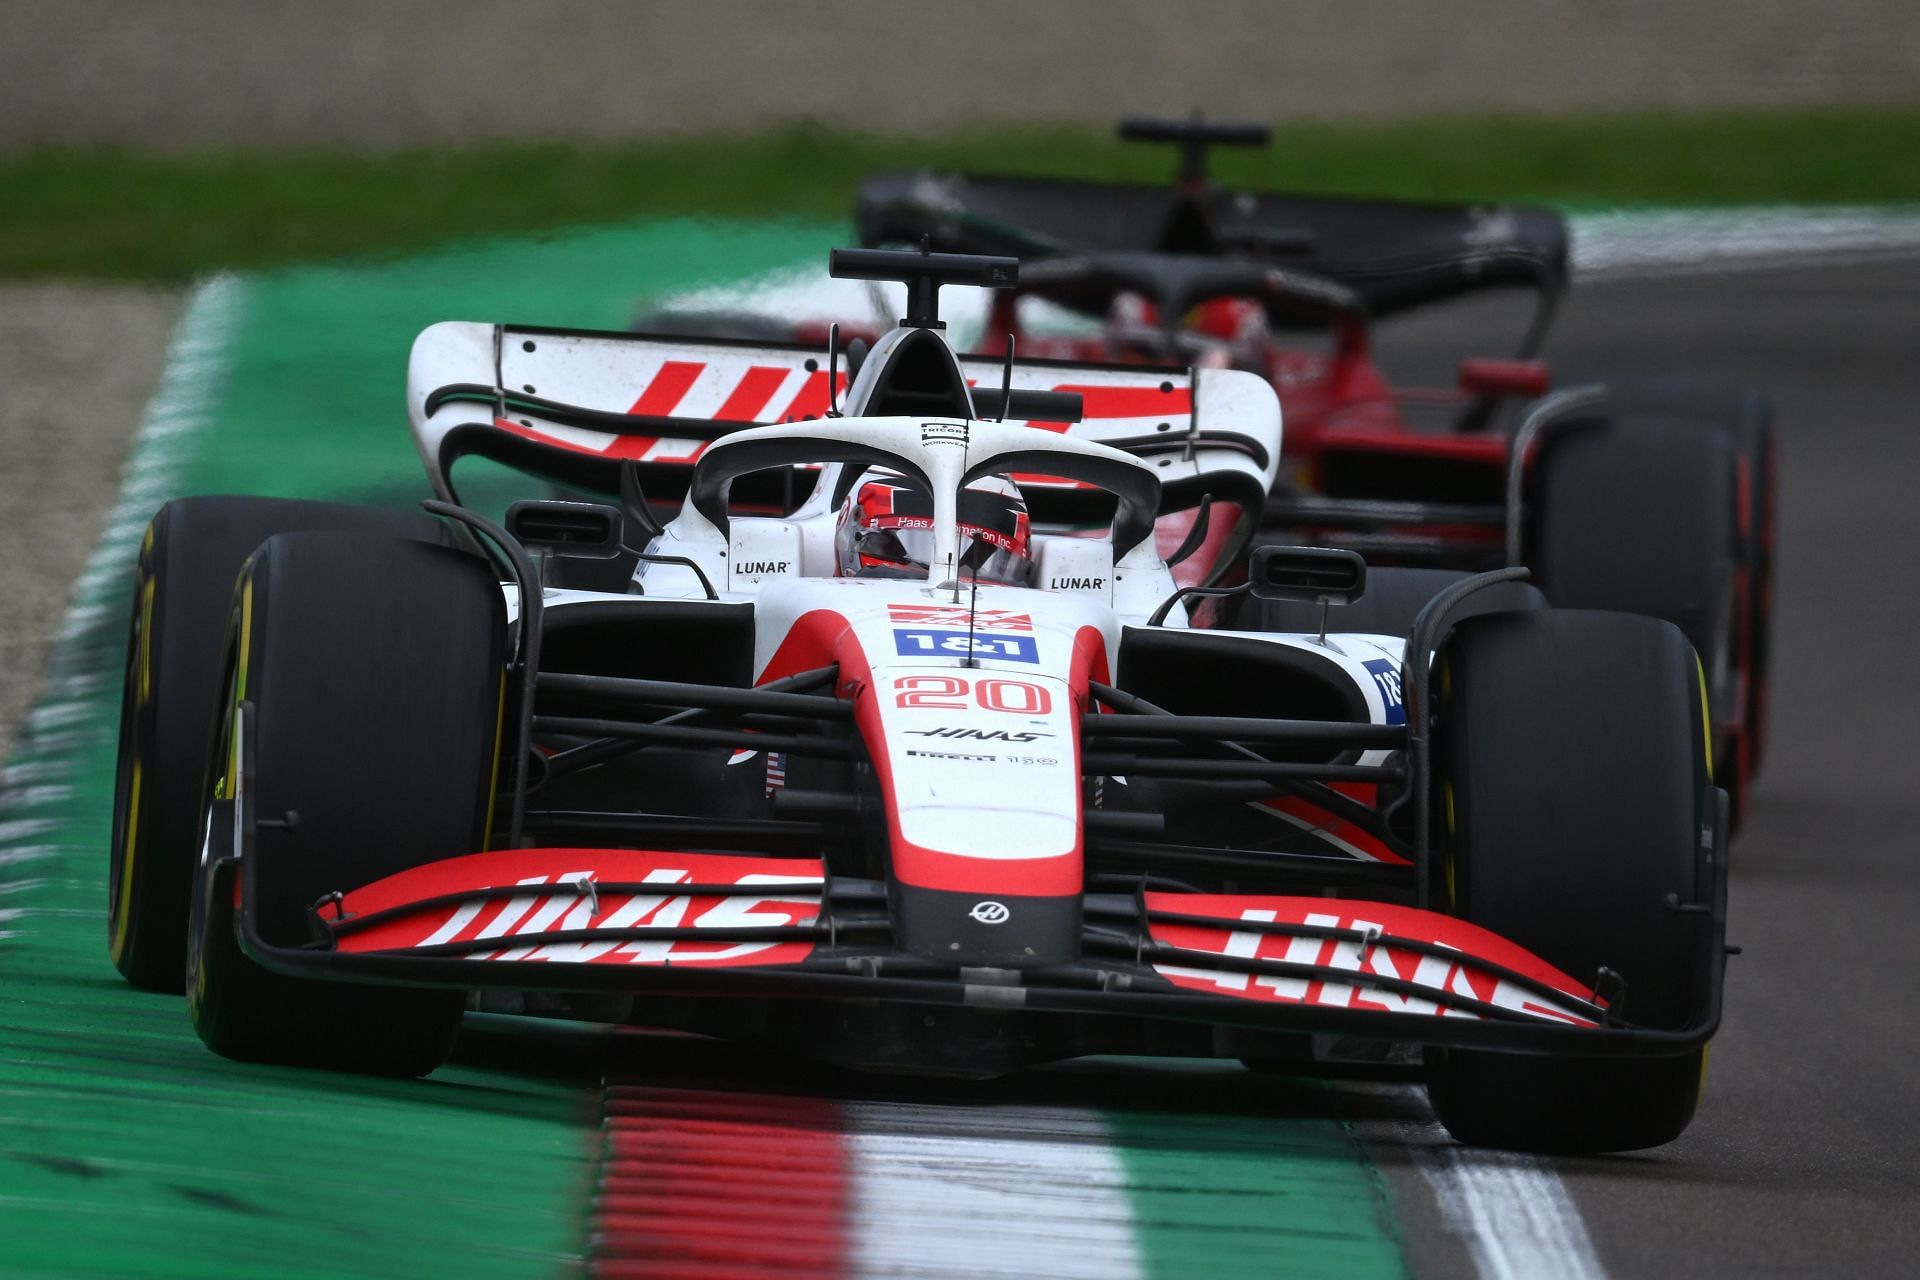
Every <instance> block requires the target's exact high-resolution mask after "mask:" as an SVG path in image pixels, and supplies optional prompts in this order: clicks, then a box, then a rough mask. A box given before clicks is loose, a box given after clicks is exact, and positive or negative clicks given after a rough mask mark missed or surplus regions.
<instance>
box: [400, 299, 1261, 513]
mask: <svg viewBox="0 0 1920 1280" xmlns="http://www.w3.org/2000/svg"><path fill="white" fill-rule="evenodd" d="M960 364H961V369H962V371H963V373H964V374H965V375H966V377H967V380H968V382H969V384H970V385H975V386H979V387H981V388H984V389H987V390H990V391H994V392H997V391H998V389H999V387H1000V383H1001V379H1002V377H1003V376H1004V373H1005V370H1004V366H1003V362H1002V361H1000V360H998V359H995V358H992V357H986V356H962V357H960ZM827 378H828V371H827V358H826V353H825V352H824V351H823V350H821V349H820V348H819V347H814V346H801V345H798V344H790V343H776V342H758V341H750V340H727V339H715V338H698V339H695V338H685V339H682V338H668V337H660V336H649V335H640V334H626V333H602V332H594V331H585V330H573V329H550V328H533V327H526V326H516V325H490V324H477V323H467V322H459V321H449V322H445V323H441V324H436V325H433V326H432V327H430V328H428V329H426V330H425V331H424V332H422V333H421V334H420V336H419V337H418V338H417V339H415V341H414V344H413V354H412V357H411V359H410V360H409V362H408V368H407V415H408V421H409V423H410V425H411V426H412V428H413V434H414V439H415V442H416V443H417V445H418V446H419V449H420V454H421V458H422V461H424V462H425V464H426V468H427V473H428V475H429V476H430V477H431V478H432V481H433V486H434V489H435V491H436V492H437V493H439V494H440V496H441V497H443V498H445V499H447V500H449V501H457V500H458V497H457V494H456V493H455V491H454V486H453V482H452V475H451V473H452V469H453V464H454V463H455V462H456V461H457V460H458V459H460V458H462V457H468V456H478V457H487V458H492V459H493V460H495V461H498V462H502V463H505V464H507V465H508V466H512V467H514V468H516V469H518V470H521V471H525V472H529V473H531V474H533V475H537V476H541V477H543V478H545V479H549V480H552V481H554V482H556V483H559V484H563V485H566V486H568V487H571V488H576V489H582V490H587V491H592V492H598V493H605V494H617V493H620V492H621V472H622V469H623V468H624V467H626V466H628V465H629V464H633V465H635V466H637V468H638V469H639V470H640V471H641V472H642V473H651V476H652V478H653V479H654V480H655V481H659V480H661V479H662V478H663V477H664V478H665V479H666V480H668V481H669V482H671V481H672V480H675V479H677V481H678V489H679V490H680V491H684V489H685V485H686V477H687V475H688V474H689V473H690V470H691V468H692V465H693V463H694V462H695V461H696V460H697V459H698V458H699V457H700V455H701V454H702V453H703V452H704V451H705V450H706V448H707V446H708V445H709V444H711V443H712V442H713V441H714V440H716V439H718V438H720V437H721V436H723V435H726V434H727V433H729V432H732V431H739V430H744V429H745V428H748V427H753V426H763V425H772V424H777V423H792V422H802V421H806V420H809V419H814V418H819V417H821V416H823V415H825V414H826V413H827V411H828V409H829V407H830V406H829V397H828V387H827ZM847 383H848V374H847V370H846V367H845V363H844V361H842V362H841V365H840V368H839V370H838V376H837V378H836V384H837V390H836V392H835V395H836V397H843V396H844V394H845V392H846V388H847ZM1012 386H1013V387H1014V389H1016V390H1037V391H1058V392H1066V393H1070V394H1073V395H1078V396H1079V397H1080V399H1081V403H1082V406H1083V414H1082V418H1081V420H1080V421H1077V422H1033V423H1031V424H1030V425H1033V426H1038V427H1045V428H1049V429H1052V430H1057V431H1063V432H1066V433H1068V434H1070V435H1073V436H1075V437H1079V438H1082V439H1088V440H1097V441H1100V442H1101V443H1103V444H1108V445H1112V446H1114V447H1116V448H1119V449H1123V450H1125V451H1127V452H1129V453H1133V454H1135V455H1137V456H1140V457H1143V458H1146V459H1148V460H1150V461H1151V462H1153V463H1154V465H1155V468H1156V470H1157V471H1158V472H1159V474H1160V477H1161V481H1162V486H1163V489H1165V490H1167V491H1168V494H1169V499H1170V501H1171V502H1172V503H1174V504H1176V505H1177V504H1178V503H1180V502H1181V501H1182V500H1183V495H1185V494H1186V493H1187V492H1188V491H1189V490H1190V491H1191V497H1192V499H1193V500H1197V498H1198V497H1199V496H1200V494H1201V492H1202V491H1204V492H1206V493H1210V494H1212V495H1213V496H1215V497H1224V496H1228V495H1229V491H1232V490H1238V489H1244V490H1245V491H1246V492H1247V493H1249V494H1257V495H1260V496H1263V495H1264V494H1265V493H1266V492H1267V491H1268V489H1270V488H1271V487H1272V484H1273V480H1274V476H1275V474H1276V473H1277V470H1278V468H1279V463H1280V413H1279V406H1278V404H1277V402H1276V401H1275V399H1274V396H1273V392H1272V390H1271V389H1270V388H1269V387H1268V386H1267V385H1266V383H1265V382H1264V381H1262V380H1261V379H1260V378H1258V377H1256V376H1254V375H1252V374H1248V373H1242V372H1238V371H1235V370H1226V369H1202V370H1188V369H1172V368H1154V367H1149V366H1143V365H1098V364H1081V363H1075V362H1068V361H1052V360H1019V361H1015V363H1014V365H1013V374H1012ZM988 399H989V397H986V396H983V397H981V400H982V403H983V404H984V403H985V402H986V401H987V400H988ZM1021 479H1022V483H1023V485H1026V484H1034V485H1037V486H1040V487H1046V485H1047V483H1048V482H1047V481H1045V480H1044V479H1043V478H1040V477H1022V478H1021ZM1255 486H1257V490H1256V489H1255ZM666 487H672V486H671V484H670V483H669V485H668V486H666ZM1062 487H1066V486H1064V485H1063V486H1062ZM674 496H675V497H676V498H677V496H678V494H677V493H675V494H674ZM1253 500H1254V501H1255V502H1256V503H1257V501H1258V497H1255V498H1254V499H1253Z"/></svg>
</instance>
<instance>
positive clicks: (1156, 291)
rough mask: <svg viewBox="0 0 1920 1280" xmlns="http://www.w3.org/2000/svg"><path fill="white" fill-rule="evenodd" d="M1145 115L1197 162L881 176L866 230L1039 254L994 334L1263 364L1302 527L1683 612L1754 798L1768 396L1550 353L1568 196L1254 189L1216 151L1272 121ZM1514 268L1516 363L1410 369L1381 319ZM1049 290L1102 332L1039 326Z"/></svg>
mask: <svg viewBox="0 0 1920 1280" xmlns="http://www.w3.org/2000/svg"><path fill="white" fill-rule="evenodd" d="M1121 134H1122V136H1123V137H1129V138H1134V139H1138V140H1143V141H1157V142H1169V143H1176V144H1178V145H1179V146H1180V147H1181V149H1182V155H1183V160H1182V164H1181V167H1180V171H1179V176H1178V178H1177V180H1176V181H1175V182H1174V183H1173V184H1172V185H1171V186H1166V187H1155V186H1143V185H1135V184H1128V183H1101V182H1084V181H1072V180H1058V179H1045V178H1024V177H1003V176H993V175H980V174H947V173H889V174H879V175H875V176H874V177H872V178H870V179H868V180H867V181H866V182H865V183H864V184H863V185H862V186H861V189H860V193H859V200H858V211H857V220H858V226H859V230H860V234H861V237H862V239H863V241H864V242H865V243H868V244H875V245H878V244H888V243H903V242H904V243H918V242H920V241H921V240H922V239H925V240H927V241H928V243H929V244H930V245H931V247H933V248H935V249H944V250H952V251H958V252H972V253H1011V254H1017V255H1020V256H1021V257H1022V258H1023V260H1025V268H1024V271H1023V274H1022V277H1021V289H1020V290H1019V291H1018V292H1017V293H1006V294H1001V295H998V296H997V297H996V300H995V303H994V306H993V310H992V313H991V317H990V319H989V322H988V324H987V326H986V330H985V335H984V340H983V345H982V348H981V349H982V350H983V351H985V352H988V353H994V352H999V351H1001V350H1004V349H1005V347H1006V344H1007V343H1009V342H1014V343H1016V344H1017V346H1018V349H1019V350H1020V351H1022V352H1025V353H1029V354H1033V355H1048V356H1057V357H1062V358H1068V359H1081V360H1088V359H1103V360H1123V361H1124V360H1131V361H1142V362H1148V363H1174V364H1182V365H1184V364H1190V363H1196V362H1197V363H1215V364H1224V365H1229V366H1232V367H1237V368H1243V369H1250V370H1253V371H1255V372H1258V373H1261V374H1263V375H1264V376H1265V377H1266V378H1267V379H1268V381H1269V382H1271V383H1272V385H1273V387H1274V389H1275V391H1276V392H1277V393H1278V394H1279V397H1280V402H1281V404H1282V406H1283V408H1284V411H1285V415H1286V440H1287V446H1286V448H1287V454H1286V462H1287V465H1286V466H1285V467H1284V468H1283V470H1282V472H1281V475H1280V480H1279V482H1278V484H1277V486H1276V488H1275V491H1274V493H1273V495H1272V498H1271V501H1270V503H1269V505H1268V508H1267V512H1266V523H1267V525H1268V527H1269V528H1270V529H1271V530H1272V531H1273V533H1274V534H1275V535H1276V536H1279V537H1281V538H1282V539H1283V540H1290V541H1298V540H1301V539H1302V538H1306V539H1310V540H1312V541H1316V542H1323V543H1326V542H1332V543H1336V544H1337V545H1341V546H1347V547H1351V548H1354V549H1356V550H1360V551H1363V552H1364V553H1365V554H1366V555H1367V556H1368V557H1369V558H1370V559H1372V560H1374V561H1376V562H1381V563H1392V564H1414V565H1419V564H1424V565H1444V566H1449V567H1468V568H1476V569H1477V568H1486V567H1491V566H1495V565H1500V564H1527V565H1529V566H1531V567H1532V568H1533V570H1534V574H1535V579H1536V581H1537V582H1538V583H1539V585H1540V586H1541V588H1542V589H1543V590H1545V591H1546V593H1547V594H1548V596H1549V597H1550V598H1551V599H1553V601H1554V602H1555V603H1556V604H1562V605H1567V606H1578V607H1595V608H1608V609H1622V610H1626V611H1629V612H1636V613H1647V614H1651V615H1653V616H1655V617H1661V618H1666V619H1668V620H1669V621H1671V622H1673V623H1675V624H1676V625H1678V626H1679V627H1680V628H1681V630H1682V631H1684V632H1685V633H1686V635H1687V637H1688V639H1689V640H1690V641H1692V643H1693V645H1694V648H1695V650H1696V651H1697V652H1698V653H1699V655H1700V657H1701V661H1702V663H1703V664H1704V666H1705V668H1706V670H1707V673H1708V682H1709V688H1710V690H1711V704H1712V709H1713V723H1714V730H1715V778H1716V780H1717V781H1719V782H1720V784H1721V785H1722V786H1725V787H1726V788H1727V789H1728V791H1729V792H1730V793H1731V794H1732V796H1733V797H1734V810H1735V813H1736V815H1738V814H1739V813H1740V812H1741V811H1742V807H1743V802H1744V798H1745V794H1746V787H1747V783H1748V780H1749V779H1750V777H1751V776H1752V774H1753V773H1754V771H1756V770H1757V769H1758V767H1759V765H1760V759H1761V752H1762V750H1763V748H1764V746H1765V740H1766V709H1767V658H1768V630H1769V618H1770V615H1771V606H1772V600H1771V596H1772V564H1773V528H1774V488H1775V482H1774V473H1775V460H1774V449H1773V443H1772V432H1771V426H1770V421H1769V411H1768V407H1767V405H1766V403H1765V401H1764V400H1763V399H1762V398H1761V397H1760V396H1759V395H1757V394H1755V393H1753V392H1752V391H1749V390H1747V389H1744V388H1740V387H1735V386H1729V385H1724V384H1720V383H1715V382H1710V381H1706V380H1702V379H1693V378H1635V377H1608V378H1601V379H1593V378H1586V377H1579V378H1572V379H1568V378H1556V377H1555V376H1554V375H1553V374H1552V373H1551V371H1550V370H1549V369H1548V367H1547V366H1546V365H1545V364H1543V363H1540V362H1539V361H1537V360H1536V359H1534V357H1535V355H1536V354H1537V352H1538V350H1539V347H1540V344H1541V342H1542V340H1543V338H1544V337H1545V334H1546V332H1547V329H1548V327H1549V324H1550V322H1551V320H1552V317H1553V315H1554V311H1555V305H1556V303H1557V301H1558V299H1559V298H1560V297H1561V295H1562V292H1563V290H1564V289H1565V286H1566V284H1567V279H1568V233H1567V227H1566V224H1565V222H1564V220H1563V219H1562V218H1561V217H1560V216H1559V215H1558V214H1557V213H1554V212H1552V211H1550V210H1546V209H1539V208H1528V207H1523V206H1513V205H1444V204H1415V203H1400V202H1390V201H1380V200H1356V199H1344V198H1336V197H1327V196H1302V195H1284V194H1273V193H1267V192H1251V191H1237V190H1229V189H1225V188H1222V187H1220V186H1217V185H1215V184H1214V183H1213V182H1212V181H1210V180H1209V178H1208V175H1207V169H1206V151H1207V148H1208V147H1210V146H1214V145H1256V144H1264V143H1265V141H1266V140H1267V130H1266V129H1265V128H1264V127H1263V126H1249V125H1237V124H1218V123H1208V122H1204V121H1200V120H1197V119H1196V120H1192V121H1184V120H1171V121H1169V120H1134V121H1129V122H1126V123H1125V124H1123V125H1122V126H1121ZM1502 289H1504V290H1523V291H1530V292H1531V293H1532V295H1533V296H1534V299H1535V302H1536V305H1535V306H1534V309H1533V314H1532V318H1531V320H1530V322H1529V323H1528V324H1527V325H1526V327H1525V333H1524V336H1523V337H1522V339H1521V341H1520V343H1519V346H1518V350H1517V351H1516V352H1515V353H1514V354H1513V356H1512V357H1511V358H1504V359H1474V360H1467V361H1465V362H1464V363H1463V364H1462V365H1461V366H1460V369H1459V379H1458V385H1457V386H1456V387H1452V388H1446V389H1441V390H1412V389H1404V388H1396V387H1393V386H1390V385H1389V384H1388V382H1387V381H1386V379H1385V378H1384V377H1383V376H1382V374H1381V372H1380V370H1379V369H1378V368H1377V366H1376V364H1375V362H1374V359H1373V356H1372V352H1371V349H1370V343H1369V338H1370V334H1369V327H1370V325H1371V323H1372V322H1373V321H1375V320H1377V319H1380V318H1382V317H1388V316H1393V315H1396V314H1399V313H1402V312H1406V311H1408V310H1410V309H1413V308H1418V307H1424V306H1428V305H1431V304H1434V303H1439V302H1444V301H1448V300H1451V299H1457V298H1461V297H1463V296H1466V295H1469V294H1475V293H1480V292H1482V291H1487V290H1502ZM1022 295H1024V296H1026V297H1034V298H1041V299H1045V300H1047V301H1049V302H1051V303H1054V304H1058V305H1059V306H1063V307H1065V308H1066V309H1067V310H1069V311H1070V312H1073V313H1076V314H1078V315H1079V316H1082V317H1086V318H1088V319H1091V320H1094V321H1097V323H1098V328H1097V330H1094V331H1092V332H1088V331H1086V326H1085V325H1083V326H1082V332H1080V333H1079V334H1077V335H1070V336H1059V335H1057V334H1054V335H1050V334H1046V333H1044V332H1035V331H1034V329H1033V326H1032V325H1030V324H1029V323H1027V322H1026V310H1025V309H1023V307H1022V305H1021V301H1022ZM1308 333H1319V334H1323V335H1326V338H1327V339H1328V340H1327V341H1326V342H1324V344H1323V345H1322V346H1320V347H1318V348H1316V347H1315V346H1313V345H1312V344H1311V343H1308V342H1305V341H1302V337H1303V336H1305V335H1306V334H1308ZM1556 384H1560V385H1563V387H1564V389H1563V390H1559V391H1554V390H1552V388H1553V387H1554V386H1555V385H1556Z"/></svg>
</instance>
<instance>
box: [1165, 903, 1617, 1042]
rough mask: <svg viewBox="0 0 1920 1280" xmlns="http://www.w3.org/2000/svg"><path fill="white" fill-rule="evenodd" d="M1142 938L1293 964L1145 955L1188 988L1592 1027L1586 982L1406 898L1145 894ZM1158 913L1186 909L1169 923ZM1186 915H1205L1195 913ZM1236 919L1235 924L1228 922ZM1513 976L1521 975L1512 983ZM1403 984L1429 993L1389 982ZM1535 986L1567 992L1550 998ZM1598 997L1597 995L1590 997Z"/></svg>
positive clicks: (1205, 953)
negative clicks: (1499, 1014)
mask: <svg viewBox="0 0 1920 1280" xmlns="http://www.w3.org/2000/svg"><path fill="white" fill-rule="evenodd" d="M1146 899H1147V909H1148V911H1149V912H1152V913H1154V923H1153V927H1152V931H1153V940H1154V941H1155V942H1158V943H1162V944H1164V945H1166V946H1171V947H1178V948H1181V949H1182V950H1188V951H1192V952H1194V953H1196V956H1197V957H1206V958H1208V959H1209V960H1210V958H1211V957H1214V956H1220V957H1232V958H1234V959H1237V960H1242V961H1248V960H1257V961H1272V962H1277V963H1278V964H1280V965H1297V966H1302V967H1303V971H1302V972H1301V973H1299V974H1290V973H1286V972H1284V971H1268V972H1259V973H1250V972H1236V971H1234V970H1233V969H1232V968H1217V967H1213V965H1212V964H1211V963H1207V964H1204V965H1203V964H1198V963H1197V964H1196V965H1195V966H1191V967H1189V966H1184V965H1180V964H1168V963H1166V962H1164V961H1159V962H1156V963H1155V965H1154V968H1155V969H1156V970H1157V971H1158V972H1159V974H1160V976H1161V977H1163V978H1166V979H1167V980H1168V981H1169V982H1172V983H1173V984H1174V985H1175V986H1179V987H1184V988H1186V989H1188V990H1190V991H1204V992H1208V993H1210V994H1217V995H1230V996H1238V997H1241V998H1243V999H1248V1000H1266V1001H1273V1002H1277V1003H1281V1004H1309V1005H1319V1006H1321V1007H1325V1008H1337V1009H1377V1010H1380V1011H1382V1012H1386V1013H1414V1014H1426V1015H1428V1016H1433V1017H1462V1018H1479V1017H1484V1016H1485V1012H1486V1011H1488V1008H1489V1007H1491V1008H1492V1009H1506V1010H1512V1011H1514V1012H1516V1013H1524V1014H1528V1015H1531V1016H1533V1017H1537V1018H1543V1019H1549V1020H1552V1021H1555V1022H1563V1023H1568V1024H1570V1025H1574V1026H1584V1027H1591V1026H1596V1025H1598V1021H1597V1020H1596V1019H1595V1018H1594V1017H1593V1013H1594V1012H1595V1009H1596V1007H1597V1005H1596V1002H1595V1001H1594V999H1593V993H1592V991H1591V990H1590V989H1589V988H1587V987H1583V986H1582V984H1580V983H1578V982H1576V981H1574V980H1573V979H1572V978H1570V977H1568V976H1567V975H1566V974H1564V973H1562V972H1560V971H1559V970H1558V969H1555V968H1554V967H1553V966H1552V965H1549V964H1547V963H1546V962H1545V961H1543V960H1541V959H1540V958H1539V957H1537V956H1535V955H1533V954H1531V953H1530V952H1528V951H1526V950H1525V949H1524V948H1521V947H1519V946H1516V945H1514V944H1513V943H1511V942H1509V941H1507V940H1506V939H1505V938H1502V937H1500V936H1498V935H1497V934H1493V933H1489V932H1488V931H1487V930H1485V929H1482V928H1480V927H1479V926H1478V925H1473V924H1469V923H1467V922H1466V921H1464V920H1459V919H1455V918H1454V917H1452V916H1447V915H1441V914H1439V913H1438V912H1434V911H1422V910H1420V909H1418V908H1416V907H1398V906H1391V905H1388V904H1386V903H1379V902H1353V901H1342V900H1339V899H1333V898H1283V897H1247V896H1240V895H1232V894H1192V893H1149V894H1147V895H1146ZM1162 913H1166V914H1173V915H1179V916H1185V917H1195V918H1196V919H1192V920H1183V921H1181V922H1179V923H1169V922H1166V921H1165V915H1163V914H1162ZM1197 917H1211V919H1210V920H1200V919H1197ZM1236 924H1238V925H1240V926H1241V927H1239V928H1235V927H1234V926H1235V925H1236ZM1305 966H1318V967H1321V968H1322V969H1335V970H1340V971H1342V972H1346V973H1352V974H1355V975H1357V976H1363V977H1365V978H1367V979H1368V981H1367V982H1366V983H1347V982H1340V981H1335V980H1332V979H1330V978H1328V977H1326V976H1324V975H1314V976H1309V975H1308V974H1306V973H1305V972H1304V967H1305ZM1515 977H1518V978H1520V979H1524V980H1530V982H1517V981H1515V980H1514V978H1515ZM1373 980H1385V982H1387V983H1388V984H1398V983H1407V984H1413V985H1416V986H1418V987H1419V988H1421V989H1422V990H1423V991H1426V992H1432V993H1438V992H1446V993H1447V994H1449V995H1451V996H1453V997H1455V998H1456V1000H1455V1001H1454V1002H1449V1001H1446V1000H1442V999H1438V998H1435V995H1429V994H1415V993H1413V992H1411V991H1396V990H1394V989H1393V987H1392V986H1391V985H1387V986H1382V985H1374V984H1373ZM1531 984H1542V985H1543V986H1544V987H1546V988H1549V989H1551V990H1552V991H1558V992H1562V993H1564V994H1565V995H1566V996H1568V997H1569V1000H1568V1001H1567V1002H1566V1003H1561V1002H1557V1001H1553V1000H1552V999H1551V998H1550V996H1549V994H1548V992H1547V991H1545V990H1542V989H1541V987H1540V986H1535V985H1531ZM1598 1005H1599V1006H1602V1007H1603V1006H1604V1002H1598Z"/></svg>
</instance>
